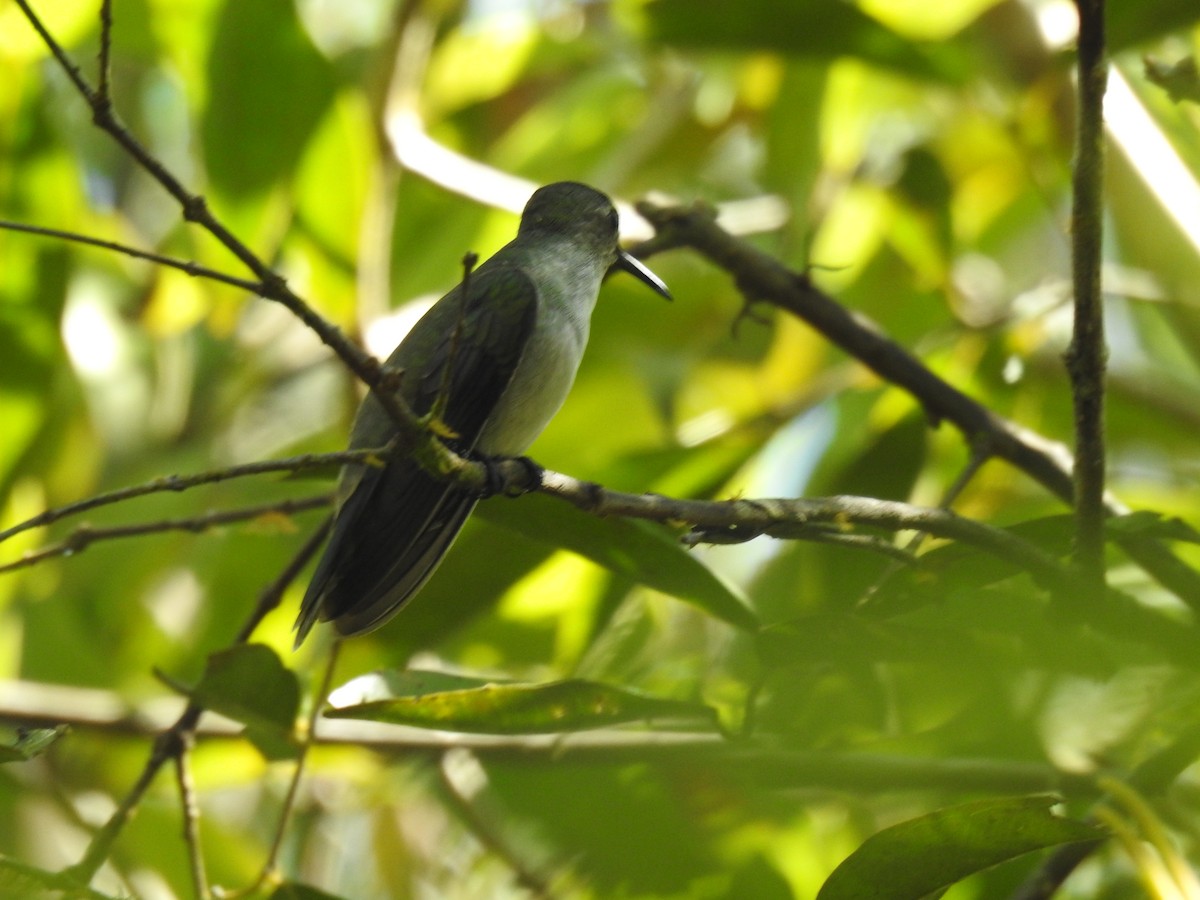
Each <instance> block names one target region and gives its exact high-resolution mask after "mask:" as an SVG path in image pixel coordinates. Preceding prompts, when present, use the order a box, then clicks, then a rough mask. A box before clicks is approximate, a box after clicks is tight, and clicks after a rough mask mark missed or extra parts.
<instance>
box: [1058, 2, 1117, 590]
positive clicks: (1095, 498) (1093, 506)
mask: <svg viewBox="0 0 1200 900" xmlns="http://www.w3.org/2000/svg"><path fill="white" fill-rule="evenodd" d="M1075 6H1076V8H1077V9H1078V10H1079V87H1078V91H1079V115H1078V121H1077V134H1076V152H1075V170H1074V175H1073V178H1072V192H1073V202H1072V208H1071V256H1072V280H1073V283H1074V290H1075V330H1074V334H1073V335H1072V338H1071V345H1070V347H1068V348H1067V352H1066V364H1067V371H1068V372H1069V373H1070V376H1071V389H1072V393H1073V395H1074V403H1075V515H1076V539H1075V540H1076V543H1075V553H1076V562H1077V564H1078V566H1079V570H1080V574H1081V575H1082V576H1083V579H1084V585H1085V586H1086V587H1087V588H1088V589H1089V591H1088V592H1089V594H1092V595H1093V596H1095V595H1098V594H1099V592H1100V591H1101V590H1102V588H1103V585H1104V469H1105V450H1104V372H1105V364H1106V361H1107V352H1108V351H1107V348H1106V347H1105V343H1104V309H1103V302H1102V295H1101V288H1100V262H1101V243H1102V240H1103V214H1104V210H1103V182H1104V113H1103V104H1104V89H1105V84H1106V81H1107V69H1106V66H1107V61H1106V58H1105V48H1104V43H1105V39H1104V0H1075Z"/></svg>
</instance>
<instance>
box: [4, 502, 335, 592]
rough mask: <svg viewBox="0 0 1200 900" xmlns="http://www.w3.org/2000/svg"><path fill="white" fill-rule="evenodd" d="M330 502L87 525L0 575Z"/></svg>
mask: <svg viewBox="0 0 1200 900" xmlns="http://www.w3.org/2000/svg"><path fill="white" fill-rule="evenodd" d="M331 502H332V497H330V496H329V495H328V494H321V495H320V496H317V497H308V498H305V499H302V500H290V499H289V500H280V501H277V502H275V503H264V504H260V505H258V506H247V507H243V508H241V509H227V510H220V511H217V512H210V513H206V514H204V515H202V516H193V517H191V518H187V519H159V520H157V521H154V522H135V523H134V524H132V525H114V526H112V527H109V528H93V527H92V526H90V525H80V526H79V527H78V528H76V529H75V530H74V531H72V532H71V533H70V534H69V535H67V537H66V538H64V539H63V540H62V541H59V542H58V543H57V544H51V545H49V546H48V547H43V548H41V549H40V550H34V551H32V552H30V553H26V554H25V555H24V556H22V557H21V558H20V559H16V560H13V561H12V562H9V563H5V564H4V565H2V566H0V574H3V573H5V572H12V571H15V570H17V569H25V568H28V567H29V566H34V565H37V564H38V563H41V562H45V561H46V560H47V559H53V558H55V557H58V556H74V555H76V554H79V553H82V552H83V551H84V550H86V549H87V548H88V547H90V546H91V545H92V544H95V543H97V542H99V541H112V540H119V539H121V538H131V537H143V536H144V535H147V534H161V533H162V532H165V531H190V532H192V533H193V534H196V533H199V532H202V531H207V530H208V529H210V528H216V527H217V526H219V525H229V524H232V523H234V522H245V521H247V520H250V519H257V518H259V517H260V516H265V515H270V514H272V513H276V514H281V515H286V516H290V515H294V514H295V513H299V512H307V511H308V510H310V509H320V508H322V507H325V506H328V505H329V504H330V503H331Z"/></svg>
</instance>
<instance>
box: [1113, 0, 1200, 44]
mask: <svg viewBox="0 0 1200 900" xmlns="http://www.w3.org/2000/svg"><path fill="white" fill-rule="evenodd" d="M1107 7H1108V8H1107V9H1106V10H1105V13H1104V16H1105V29H1106V30H1107V32H1108V35H1107V37H1108V46H1109V50H1110V52H1113V53H1116V52H1117V51H1119V50H1124V49H1126V48H1127V47H1130V46H1132V45H1134V44H1140V43H1143V42H1144V41H1149V40H1151V39H1153V38H1156V37H1159V36H1160V35H1164V34H1166V33H1168V32H1171V31H1177V30H1179V29H1181V28H1186V27H1187V26H1189V25H1192V24H1194V23H1196V22H1200V10H1198V9H1197V8H1196V4H1195V3H1194V2H1192V0H1109V2H1108V4H1107Z"/></svg>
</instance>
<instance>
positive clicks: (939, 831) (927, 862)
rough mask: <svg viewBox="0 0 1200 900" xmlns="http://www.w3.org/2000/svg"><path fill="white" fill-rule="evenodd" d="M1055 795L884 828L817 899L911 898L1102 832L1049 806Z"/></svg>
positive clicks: (944, 812) (983, 804) (958, 809)
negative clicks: (999, 865) (994, 867)
mask: <svg viewBox="0 0 1200 900" xmlns="http://www.w3.org/2000/svg"><path fill="white" fill-rule="evenodd" d="M1057 802H1059V798H1057V797H1055V796H1053V795H1048V794H1035V795H1032V796H1028V797H1008V798H1004V799H1002V800H979V801H975V802H973V803H964V804H962V805H960V806H953V807H949V808H947V809H940V810H938V811H937V812H933V813H930V814H928V815H925V816H919V817H918V818H916V819H910V820H909V821H907V822H901V823H900V824H899V825H894V826H892V827H891V828H885V829H884V830H883V831H880V832H879V833H877V834H874V835H872V836H871V837H869V838H867V840H866V841H864V842H863V844H862V846H860V847H859V848H858V849H857V850H855V851H854V852H853V853H852V854H850V856H849V857H847V858H846V859H845V860H843V861H842V864H841V865H839V866H838V867H837V868H836V869H834V871H833V874H832V875H830V876H829V878H828V879H827V880H826V882H825V884H824V885H822V887H821V891H820V893H819V894H817V900H861V898H863V897H871V898H873V900H918V898H921V897H925V896H926V895H927V894H930V893H932V892H934V891H939V890H942V889H944V888H947V887H949V886H950V885H952V884H954V883H955V882H957V881H960V880H961V879H963V878H966V877H967V876H968V875H972V874H974V873H975V872H978V871H980V870H982V869H986V868H988V867H990V866H994V865H997V864H998V863H1002V862H1004V861H1005V860H1008V859H1012V858H1013V857H1016V856H1020V855H1022V854H1024V853H1030V852H1032V851H1034V850H1041V849H1043V848H1045V847H1054V846H1057V845H1058V844H1073V843H1078V842H1080V841H1095V840H1102V839H1104V837H1105V836H1106V835H1105V832H1104V831H1102V830H1101V829H1099V828H1096V827H1094V826H1091V825H1087V824H1085V823H1083V822H1077V821H1075V820H1073V819H1064V818H1062V817H1061V816H1056V815H1054V814H1053V813H1052V812H1050V807H1051V806H1053V805H1054V804H1055V803H1057Z"/></svg>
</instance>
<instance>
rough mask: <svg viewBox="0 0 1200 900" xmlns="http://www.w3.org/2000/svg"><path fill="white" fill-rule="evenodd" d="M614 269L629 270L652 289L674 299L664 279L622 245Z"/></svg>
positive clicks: (613, 265) (669, 298) (618, 250)
mask: <svg viewBox="0 0 1200 900" xmlns="http://www.w3.org/2000/svg"><path fill="white" fill-rule="evenodd" d="M612 267H613V268H614V269H619V270H620V271H622V272H628V273H629V274H630V275H632V276H633V277H634V278H636V279H637V280H638V281H640V282H642V284H645V285H646V286H647V287H649V288H650V289H651V290H652V291H654V292H655V293H658V294H662V296H664V297H666V298H667V299H668V300H673V299H674V298H673V297H672V296H671V292H670V291H669V290H667V286H666V285H665V284H663V280H662V279H661V278H659V277H658V276H657V275H655V274H654V273H653V272H651V271H650V270H649V269H647V268H646V267H645V266H644V265H642V263H641V262H640V261H638V260H636V259H634V258H633V257H632V256H630V255H629V254H628V253H626V252H625V251H624V250H622V249H621V248H620V247H618V248H617V261H616V262H615V263H613V264H612Z"/></svg>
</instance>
